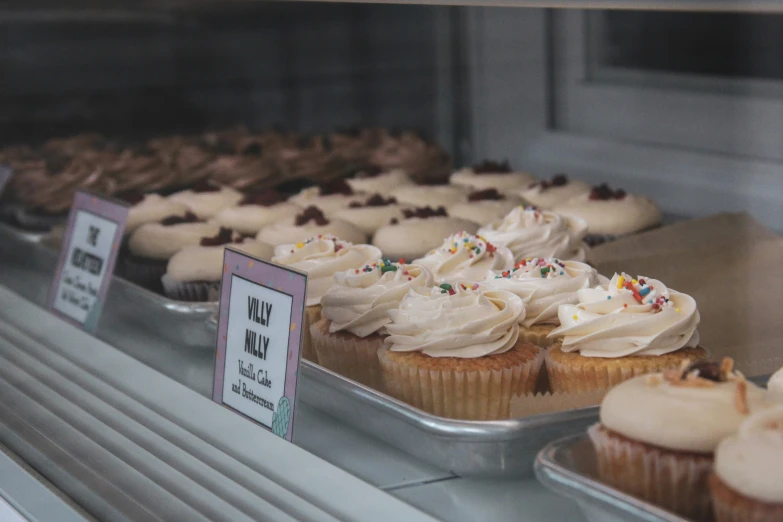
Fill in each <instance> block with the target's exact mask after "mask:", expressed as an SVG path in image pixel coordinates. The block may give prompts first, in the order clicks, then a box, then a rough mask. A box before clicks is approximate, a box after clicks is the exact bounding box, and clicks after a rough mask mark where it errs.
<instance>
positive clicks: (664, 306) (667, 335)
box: [546, 273, 707, 393]
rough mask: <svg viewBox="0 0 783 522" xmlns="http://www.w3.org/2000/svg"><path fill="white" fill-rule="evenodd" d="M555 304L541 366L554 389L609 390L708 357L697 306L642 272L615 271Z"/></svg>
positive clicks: (574, 390)
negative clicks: (555, 318)
mask: <svg viewBox="0 0 783 522" xmlns="http://www.w3.org/2000/svg"><path fill="white" fill-rule="evenodd" d="M577 298H578V301H579V302H578V303H576V304H564V305H561V306H559V307H558V310H557V315H558V318H559V320H560V326H559V327H558V328H556V329H555V330H553V331H552V332H551V333H550V334H549V337H550V338H552V339H554V340H556V341H558V344H553V346H552V347H551V348H550V349H549V350H548V351H547V354H546V368H547V374H548V376H549V386H550V389H551V390H552V391H553V392H568V393H577V392H583V391H593V390H602V389H609V388H611V387H612V386H615V385H617V384H619V383H620V382H622V381H623V380H625V379H628V378H630V377H633V376H634V375H640V374H643V373H654V372H662V371H666V370H670V369H672V368H679V367H680V366H681V365H682V364H683V363H690V362H693V361H697V360H699V359H704V358H705V357H706V356H707V351H706V350H705V349H704V348H702V347H700V346H699V333H698V330H697V329H696V328H697V326H698V325H699V321H700V316H699V310H698V308H697V307H696V301H695V300H694V299H693V298H692V297H691V296H689V295H687V294H683V293H681V292H677V291H676V290H673V289H670V288H667V287H666V285H665V284H663V282H661V281H658V280H657V279H652V278H649V277H645V276H638V277H637V278H636V279H634V278H632V277H631V276H629V275H628V274H625V273H623V274H615V275H614V277H612V279H611V281H609V283H608V284H607V285H599V286H596V287H594V288H583V289H580V290H578V291H577Z"/></svg>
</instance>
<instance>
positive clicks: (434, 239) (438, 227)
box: [372, 207, 478, 259]
mask: <svg viewBox="0 0 783 522" xmlns="http://www.w3.org/2000/svg"><path fill="white" fill-rule="evenodd" d="M403 216H404V217H405V219H402V220H397V219H392V221H391V223H389V224H388V225H386V226H384V227H381V228H379V229H378V230H377V231H376V232H375V234H374V235H373V238H372V243H373V245H376V246H377V247H378V248H380V249H381V250H383V252H384V254H385V255H386V257H389V258H391V259H416V258H418V257H421V256H423V255H426V254H427V252H429V251H430V250H432V249H433V248H437V247H438V246H439V245H440V244H441V242H442V241H443V238H444V237H447V236H450V235H451V234H454V233H456V232H460V231H465V232H468V233H471V234H472V233H474V232H476V229H477V228H478V225H477V224H476V223H474V222H472V221H468V220H467V219H460V218H455V217H451V216H449V215H448V213H447V212H446V209H445V208H444V207H439V208H437V209H433V208H431V207H420V208H416V209H405V210H403Z"/></svg>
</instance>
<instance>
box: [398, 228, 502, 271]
mask: <svg viewBox="0 0 783 522" xmlns="http://www.w3.org/2000/svg"><path fill="white" fill-rule="evenodd" d="M413 263H414V264H417V265H421V266H423V267H425V268H427V269H428V270H429V271H430V272H432V276H433V277H434V278H435V281H436V282H443V281H446V280H460V281H461V280H465V281H482V280H484V279H485V278H486V277H487V276H488V275H490V274H491V273H492V271H493V270H509V269H511V268H512V267H513V266H514V255H513V254H512V253H511V251H510V250H509V249H508V248H505V247H496V246H495V245H493V244H492V243H490V242H489V241H487V240H486V239H484V238H483V237H481V236H474V235H473V234H468V233H467V232H458V233H456V234H453V235H451V236H449V237H447V238H446V239H445V240H444V241H443V244H442V245H441V246H440V247H439V248H436V249H435V250H432V251H431V252H430V253H429V254H427V255H426V256H424V257H422V258H421V259H417V260H415V261H414V262H413Z"/></svg>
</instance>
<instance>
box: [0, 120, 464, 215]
mask: <svg viewBox="0 0 783 522" xmlns="http://www.w3.org/2000/svg"><path fill="white" fill-rule="evenodd" d="M0 162H2V163H7V164H8V165H9V166H11V168H13V170H14V171H15V175H14V176H13V177H12V179H11V182H10V183H9V186H8V188H7V190H6V193H5V195H4V198H3V199H4V201H5V202H13V203H14V204H16V205H18V206H19V207H20V208H22V209H24V210H25V211H26V212H27V214H31V215H32V217H36V216H40V217H42V218H50V219H48V220H47V219H41V220H39V222H36V221H34V220H33V219H32V218H31V219H29V220H27V221H25V224H27V225H30V226H34V225H38V226H39V227H41V228H48V227H50V226H51V225H52V223H57V222H59V221H60V220H62V219H64V216H65V214H66V213H67V211H68V210H69V208H70V205H71V202H72V200H73V193H74V192H75V191H76V190H78V189H80V188H81V189H88V190H92V191H94V192H96V193H99V194H104V195H114V194H121V193H124V192H131V191H136V192H144V193H147V192H156V193H161V194H163V195H165V194H170V193H172V192H176V191H182V190H187V189H191V188H192V187H193V185H194V184H195V183H197V182H199V181H201V180H207V179H209V180H212V182H215V183H218V184H219V185H223V186H226V187H229V188H232V189H236V190H241V191H258V190H261V189H264V188H271V187H273V186H276V185H279V184H281V183H286V182H292V181H298V182H299V183H300V184H302V183H303V184H307V183H313V182H315V183H320V182H324V181H329V180H332V179H336V178H340V177H345V176H347V175H349V174H351V173H355V172H358V171H362V170H367V171H370V170H373V169H381V170H384V171H386V170H392V169H395V168H400V167H403V168H404V167H405V166H410V167H411V168H412V170H410V169H408V170H406V171H407V172H408V174H407V175H409V176H411V178H413V179H418V180H421V181H427V180H431V179H433V178H437V179H445V176H447V174H448V172H450V169H451V161H450V159H449V157H448V154H446V153H445V151H444V150H443V149H442V148H441V147H439V146H437V145H435V144H433V143H431V142H429V141H426V140H424V139H423V138H421V137H419V136H417V135H416V134H413V133H395V132H388V131H385V130H383V129H378V128H367V129H357V130H352V131H350V132H349V131H343V132H336V133H330V134H323V135H315V136H301V135H297V134H293V133H283V132H254V131H250V130H248V129H247V128H246V127H241V126H240V127H236V128H233V129H227V130H225V131H220V132H208V133H203V134H194V135H179V136H177V135H175V136H164V137H158V138H154V139H150V140H149V141H147V142H124V141H122V140H111V139H107V138H105V137H103V136H101V135H97V134H80V135H76V136H72V137H68V138H64V139H60V138H57V139H51V140H49V141H47V142H45V143H44V144H42V145H40V146H36V147H32V146H23V145H22V146H20V145H13V146H7V147H4V148H2V149H0ZM395 176H396V175H395ZM384 195H385V194H384ZM25 216H26V214H25V215H24V216H23V217H25ZM17 221H18V220H17Z"/></svg>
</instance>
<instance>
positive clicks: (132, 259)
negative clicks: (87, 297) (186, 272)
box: [121, 212, 220, 292]
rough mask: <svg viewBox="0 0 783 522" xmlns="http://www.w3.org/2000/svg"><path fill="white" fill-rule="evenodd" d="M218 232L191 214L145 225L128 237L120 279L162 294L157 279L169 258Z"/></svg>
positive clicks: (218, 228)
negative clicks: (121, 277) (122, 278)
mask: <svg viewBox="0 0 783 522" xmlns="http://www.w3.org/2000/svg"><path fill="white" fill-rule="evenodd" d="M218 232H220V226H218V225H217V224H215V223H205V222H203V221H199V219H198V218H197V217H196V216H195V215H194V214H192V213H190V212H186V214H185V215H184V216H169V217H167V218H165V219H162V220H161V221H160V222H159V223H146V224H144V225H141V226H140V227H138V228H136V230H134V231H133V233H132V234H131V235H130V237H129V238H128V244H127V252H126V253H124V255H123V257H122V260H121V271H122V275H123V277H125V278H127V279H128V280H130V281H133V282H134V283H136V284H138V285H141V286H143V287H145V288H148V289H150V290H154V291H158V292H160V291H162V288H161V286H160V278H161V276H163V274H165V273H166V265H167V264H168V261H169V259H171V256H173V255H174V254H176V253H177V251H179V250H181V249H182V248H184V247H186V246H192V245H198V244H199V242H200V241H201V238H202V237H210V236H214V235H215V234H217V233H218Z"/></svg>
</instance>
